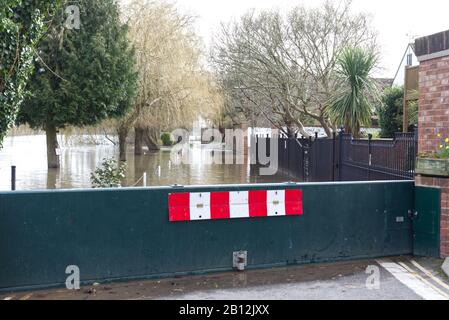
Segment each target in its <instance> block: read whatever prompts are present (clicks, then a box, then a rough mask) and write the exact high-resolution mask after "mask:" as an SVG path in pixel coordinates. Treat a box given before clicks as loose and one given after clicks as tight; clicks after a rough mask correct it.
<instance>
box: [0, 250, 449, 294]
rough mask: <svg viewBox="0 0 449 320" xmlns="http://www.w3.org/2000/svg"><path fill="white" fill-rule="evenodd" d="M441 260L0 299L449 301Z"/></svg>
mask: <svg viewBox="0 0 449 320" xmlns="http://www.w3.org/2000/svg"><path fill="white" fill-rule="evenodd" d="M441 264H442V261H441V260H437V259H424V258H421V259H419V258H414V257H394V258H385V259H377V260H362V261H351V262H340V263H329V264H312V265H304V266H294V267H285V268H275V269H264V270H248V271H245V272H228V273H217V274H209V275H202V276H189V277H180V278H172V279H161V280H148V281H134V282H128V283H107V284H105V283H102V284H96V285H93V286H87V287H83V288H81V290H78V291H68V290H66V289H53V290H43V291H35V292H15V293H9V294H0V299H2V300H74V299H76V300H105V299H112V300H123V299H138V300H152V299H159V300H167V299H176V300H183V299H187V300H203V299H208V300H327V299H331V300H398V299H399V300H424V299H425V300H449V280H448V278H447V277H446V276H445V275H444V273H443V272H442V270H441Z"/></svg>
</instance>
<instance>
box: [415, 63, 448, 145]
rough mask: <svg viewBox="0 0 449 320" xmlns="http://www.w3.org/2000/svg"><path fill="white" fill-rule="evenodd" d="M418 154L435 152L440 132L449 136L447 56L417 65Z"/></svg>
mask: <svg viewBox="0 0 449 320" xmlns="http://www.w3.org/2000/svg"><path fill="white" fill-rule="evenodd" d="M419 94H420V99H419V120H418V127H419V152H420V153H428V152H433V151H436V150H437V147H438V145H439V141H440V139H439V138H438V137H437V134H438V133H441V134H442V135H443V136H444V137H449V56H447V57H442V58H437V59H432V60H428V61H423V62H421V64H420V66H419Z"/></svg>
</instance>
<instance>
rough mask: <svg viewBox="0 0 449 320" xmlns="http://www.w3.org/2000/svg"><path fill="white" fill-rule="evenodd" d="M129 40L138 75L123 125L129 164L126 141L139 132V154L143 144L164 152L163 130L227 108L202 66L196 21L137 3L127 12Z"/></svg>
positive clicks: (120, 129) (170, 10)
mask: <svg viewBox="0 0 449 320" xmlns="http://www.w3.org/2000/svg"><path fill="white" fill-rule="evenodd" d="M125 17H126V20H127V21H128V25H129V27H130V28H129V38H130V41H131V43H132V45H133V47H134V49H135V55H136V67H137V71H138V85H137V88H138V89H137V97H136V100H135V105H134V108H133V109H132V111H131V112H130V113H128V115H127V116H126V117H124V118H123V119H121V121H120V122H119V125H118V134H119V140H120V142H119V144H120V158H121V160H125V159H126V153H125V149H126V138H127V136H128V133H129V131H130V130H131V129H132V128H133V127H134V130H135V153H136V154H142V153H143V145H144V144H146V145H147V147H148V149H149V150H158V149H159V144H158V139H159V136H160V133H161V131H163V130H164V131H170V130H172V129H175V128H190V127H191V125H192V122H193V121H194V120H196V119H197V118H198V116H199V115H202V116H203V117H205V118H208V117H209V116H210V115H211V114H213V113H214V112H216V110H217V109H218V108H220V105H221V96H220V91H219V89H218V88H217V86H216V85H215V82H214V81H213V78H212V76H211V74H210V73H208V72H207V71H205V70H204V69H203V68H202V66H201V57H202V55H201V51H200V49H199V48H200V42H199V40H198V37H197V36H196V35H195V33H194V32H193V31H192V30H193V25H192V23H193V19H192V17H190V16H187V15H182V14H180V13H179V12H177V10H176V8H175V7H174V6H173V5H172V4H167V3H163V2H148V1H144V0H134V1H132V2H131V3H130V4H129V6H127V7H126V8H125Z"/></svg>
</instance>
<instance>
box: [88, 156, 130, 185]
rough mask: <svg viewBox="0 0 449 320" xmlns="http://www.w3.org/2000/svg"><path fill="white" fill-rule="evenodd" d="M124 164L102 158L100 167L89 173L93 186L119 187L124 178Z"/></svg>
mask: <svg viewBox="0 0 449 320" xmlns="http://www.w3.org/2000/svg"><path fill="white" fill-rule="evenodd" d="M125 173H126V164H124V163H120V164H118V163H117V161H115V160H113V159H103V162H102V164H101V167H99V168H97V169H96V170H95V172H93V173H92V174H91V175H90V181H91V183H92V187H93V188H119V187H120V186H121V181H122V179H124V178H125Z"/></svg>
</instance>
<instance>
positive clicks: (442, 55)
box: [415, 31, 449, 257]
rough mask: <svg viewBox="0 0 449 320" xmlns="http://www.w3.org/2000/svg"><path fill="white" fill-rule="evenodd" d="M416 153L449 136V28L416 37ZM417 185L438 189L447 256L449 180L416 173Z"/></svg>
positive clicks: (434, 147) (434, 148)
mask: <svg viewBox="0 0 449 320" xmlns="http://www.w3.org/2000/svg"><path fill="white" fill-rule="evenodd" d="M415 53H416V55H417V56H418V60H419V61H420V65H419V119H418V127H419V145H418V152H419V153H431V152H434V151H437V149H438V146H439V144H440V138H438V136H437V135H438V134H441V135H442V136H443V137H449V31H444V32H440V33H437V34H434V35H431V36H427V37H423V38H420V39H417V40H416V42H415ZM416 184H417V185H422V186H432V187H439V188H441V232H440V234H441V255H442V257H449V179H446V178H433V177H425V176H418V177H416Z"/></svg>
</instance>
